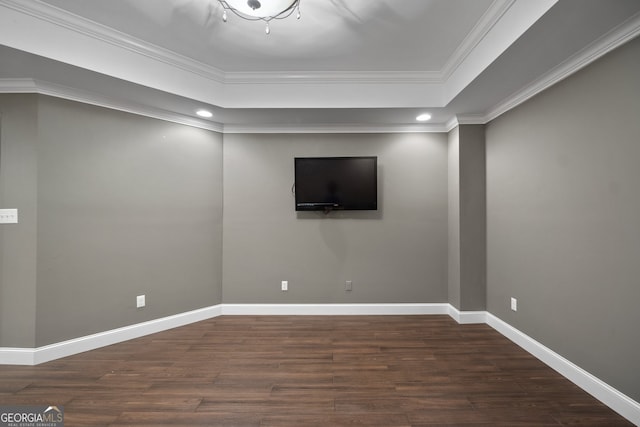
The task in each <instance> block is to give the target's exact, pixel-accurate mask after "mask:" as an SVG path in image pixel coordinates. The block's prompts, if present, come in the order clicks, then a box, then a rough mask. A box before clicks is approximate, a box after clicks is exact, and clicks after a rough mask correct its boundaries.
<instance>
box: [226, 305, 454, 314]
mask: <svg viewBox="0 0 640 427" xmlns="http://www.w3.org/2000/svg"><path fill="white" fill-rule="evenodd" d="M449 307H450V305H449V304H447V303H435V304H223V305H222V314H223V315H228V316H231V315H253V316H278V315H289V316H366V315H372V316H383V315H401V316H402V315H404V316H408V315H426V314H449Z"/></svg>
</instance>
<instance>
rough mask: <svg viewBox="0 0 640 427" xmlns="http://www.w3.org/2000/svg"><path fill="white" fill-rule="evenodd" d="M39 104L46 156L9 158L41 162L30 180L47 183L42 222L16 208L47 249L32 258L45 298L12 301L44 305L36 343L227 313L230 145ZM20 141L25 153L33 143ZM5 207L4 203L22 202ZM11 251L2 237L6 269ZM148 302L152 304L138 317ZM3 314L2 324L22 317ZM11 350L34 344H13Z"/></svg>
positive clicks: (195, 132) (93, 110) (23, 296)
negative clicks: (225, 180) (196, 312)
mask: <svg viewBox="0 0 640 427" xmlns="http://www.w3.org/2000/svg"><path fill="white" fill-rule="evenodd" d="M37 99H38V101H37V114H35V115H34V114H32V115H31V116H32V117H37V143H36V145H37V146H36V149H35V150H32V151H31V152H30V153H29V155H28V156H25V157H24V158H21V157H20V156H18V155H15V154H13V153H12V152H11V151H9V150H3V153H2V154H3V156H2V159H3V162H6V163H8V164H11V165H13V166H15V167H16V168H21V167H22V165H23V164H26V165H28V166H32V165H34V164H36V163H37V171H36V168H31V169H30V171H29V173H28V174H27V179H29V180H31V181H33V180H37V216H36V215H34V214H33V212H30V211H28V210H25V205H23V204H20V203H15V204H14V206H10V207H17V208H19V209H20V219H21V222H20V227H26V228H28V229H31V228H33V229H36V225H37V234H36V236H37V245H35V246H37V249H36V250H35V251H34V247H35V246H34V245H31V246H30V247H29V248H28V249H27V250H25V251H24V252H25V254H26V255H27V256H28V257H32V258H34V259H35V257H36V255H37V263H35V264H34V263H31V265H30V266H29V267H30V271H28V275H30V276H29V277H31V276H33V277H35V276H36V275H37V285H36V288H37V293H36V294H35V295H34V292H29V289H28V288H25V289H24V290H23V291H21V292H19V293H17V294H16V293H14V294H12V295H11V299H9V300H7V302H8V303H9V301H11V303H13V302H14V301H31V302H30V304H35V306H36V313H35V316H34V318H35V319H36V328H35V331H36V333H35V335H36V339H35V345H36V346H42V345H46V344H49V343H53V342H58V341H62V340H66V339H70V338H74V337H78V336H84V335H88V334H91V333H95V332H101V331H105V330H110V329H114V328H117V327H121V326H125V325H129V324H134V323H139V322H143V321H146V320H151V319H155V318H158V317H163V316H167V315H172V314H177V313H182V312H185V311H189V310H192V309H197V308H201V307H205V306H210V305H214V304H217V303H220V302H221V291H222V285H221V280H222V269H221V268H222V137H221V135H220V134H217V133H214V132H210V131H205V130H201V129H196V128H192V127H188V126H182V125H177V124H172V123H168V122H165V121H159V120H154V119H149V118H144V117H140V116H135V115H132V114H127V113H122V112H118V111H113V110H109V109H104V108H98V107H93V106H90V105H85V104H79V103H75V102H71V101H64V100H60V99H57V98H51V97H46V96H40V97H38V98H37ZM4 119H6V120H4V122H5V126H13V124H12V122H13V120H11V119H10V117H4ZM15 136H16V140H15V142H16V143H17V144H21V140H22V138H23V135H22V134H21V133H20V132H17V133H16V135H15ZM7 139H9V138H7ZM11 139H13V138H11ZM3 186H5V187H8V190H6V191H5V192H7V191H9V192H11V191H14V192H16V190H15V189H16V188H18V189H19V187H16V186H17V184H16V183H15V182H13V183H7V184H3ZM17 192H20V191H17ZM6 199H7V197H5V200H3V201H2V203H3V205H4V204H12V203H11V200H6ZM23 212H24V215H23ZM5 232H6V231H5ZM12 250H13V247H12V246H11V244H10V243H9V242H5V240H4V239H3V246H2V252H1V253H0V259H2V260H3V264H6V262H8V261H7V260H9V259H10V258H11V257H12V256H13V255H12ZM13 279H15V280H13ZM20 279H21V278H19V277H9V278H8V279H7V280H6V281H5V279H4V273H3V288H2V289H3V292H4V291H5V290H6V289H14V288H16V287H20V288H22V284H21V283H18V281H19V280H20ZM5 282H6V283H5ZM140 294H145V295H146V300H147V301H146V302H147V306H146V307H145V308H143V309H136V307H135V297H136V295H140ZM3 297H4V295H3ZM3 301H4V298H3ZM2 312H3V320H4V317H6V316H9V317H11V314H10V313H9V314H7V313H5V310H4V308H3V311H2ZM13 317H15V316H13ZM10 321H11V323H12V328H13V327H15V324H14V322H13V319H11V320H10ZM0 344H1V345H3V346H18V345H24V344H23V343H21V342H18V340H15V339H12V338H11V337H8V338H7V340H6V341H4V342H2V343H0ZM29 344H31V346H33V343H32V342H31V343H29Z"/></svg>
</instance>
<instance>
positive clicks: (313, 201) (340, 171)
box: [295, 156, 378, 211]
mask: <svg viewBox="0 0 640 427" xmlns="http://www.w3.org/2000/svg"><path fill="white" fill-rule="evenodd" d="M295 195H296V210H297V211H330V210H377V209H378V158H377V157H373V156H369V157H296V158H295Z"/></svg>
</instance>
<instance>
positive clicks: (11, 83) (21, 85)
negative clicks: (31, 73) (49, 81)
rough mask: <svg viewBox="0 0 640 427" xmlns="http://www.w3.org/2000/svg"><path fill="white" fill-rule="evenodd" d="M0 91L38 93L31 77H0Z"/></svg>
mask: <svg viewBox="0 0 640 427" xmlns="http://www.w3.org/2000/svg"><path fill="white" fill-rule="evenodd" d="M0 93H38V86H37V85H36V82H35V81H34V80H33V79H0Z"/></svg>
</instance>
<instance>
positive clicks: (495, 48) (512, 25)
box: [444, 0, 559, 103]
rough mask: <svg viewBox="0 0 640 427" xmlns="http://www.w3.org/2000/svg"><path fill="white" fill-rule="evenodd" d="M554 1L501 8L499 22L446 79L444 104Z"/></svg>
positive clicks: (527, 1)
mask: <svg viewBox="0 0 640 427" xmlns="http://www.w3.org/2000/svg"><path fill="white" fill-rule="evenodd" d="M558 1H559V0H536V1H530V0H515V1H513V2H511V3H509V4H508V5H505V9H504V10H503V11H502V15H501V16H500V19H498V20H497V21H495V23H494V24H493V26H492V27H491V28H490V31H487V32H486V34H485V35H484V37H483V38H482V40H480V41H479V42H478V43H477V44H476V45H475V46H474V48H473V50H472V51H470V52H469V53H468V54H467V56H466V57H465V58H464V60H463V61H462V62H461V63H460V64H459V65H458V67H457V68H455V70H453V71H452V72H451V74H450V75H449V76H448V77H447V79H446V82H445V84H444V94H445V99H444V101H445V103H449V102H450V101H451V100H453V99H454V98H455V97H456V96H457V95H458V94H459V93H460V92H461V91H462V90H464V88H466V87H467V86H468V85H469V84H470V83H471V82H472V81H473V80H474V79H476V78H477V77H478V76H479V75H480V74H481V73H482V72H483V71H484V70H486V68H487V67H488V66H489V65H491V63H493V61H495V60H496V58H498V57H499V56H500V55H502V54H503V53H504V52H505V51H506V50H507V49H508V48H509V46H511V45H512V43H513V42H514V41H515V40H517V39H518V38H519V37H521V36H522V35H523V34H524V33H525V32H526V31H527V30H528V29H529V28H530V27H531V26H532V25H533V24H534V23H535V22H536V21H538V19H540V17H542V16H543V15H544V14H546V13H547V12H548V11H549V9H551V8H552V7H553V6H554V5H555V4H556V3H557V2H558ZM507 6H508V7H507Z"/></svg>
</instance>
